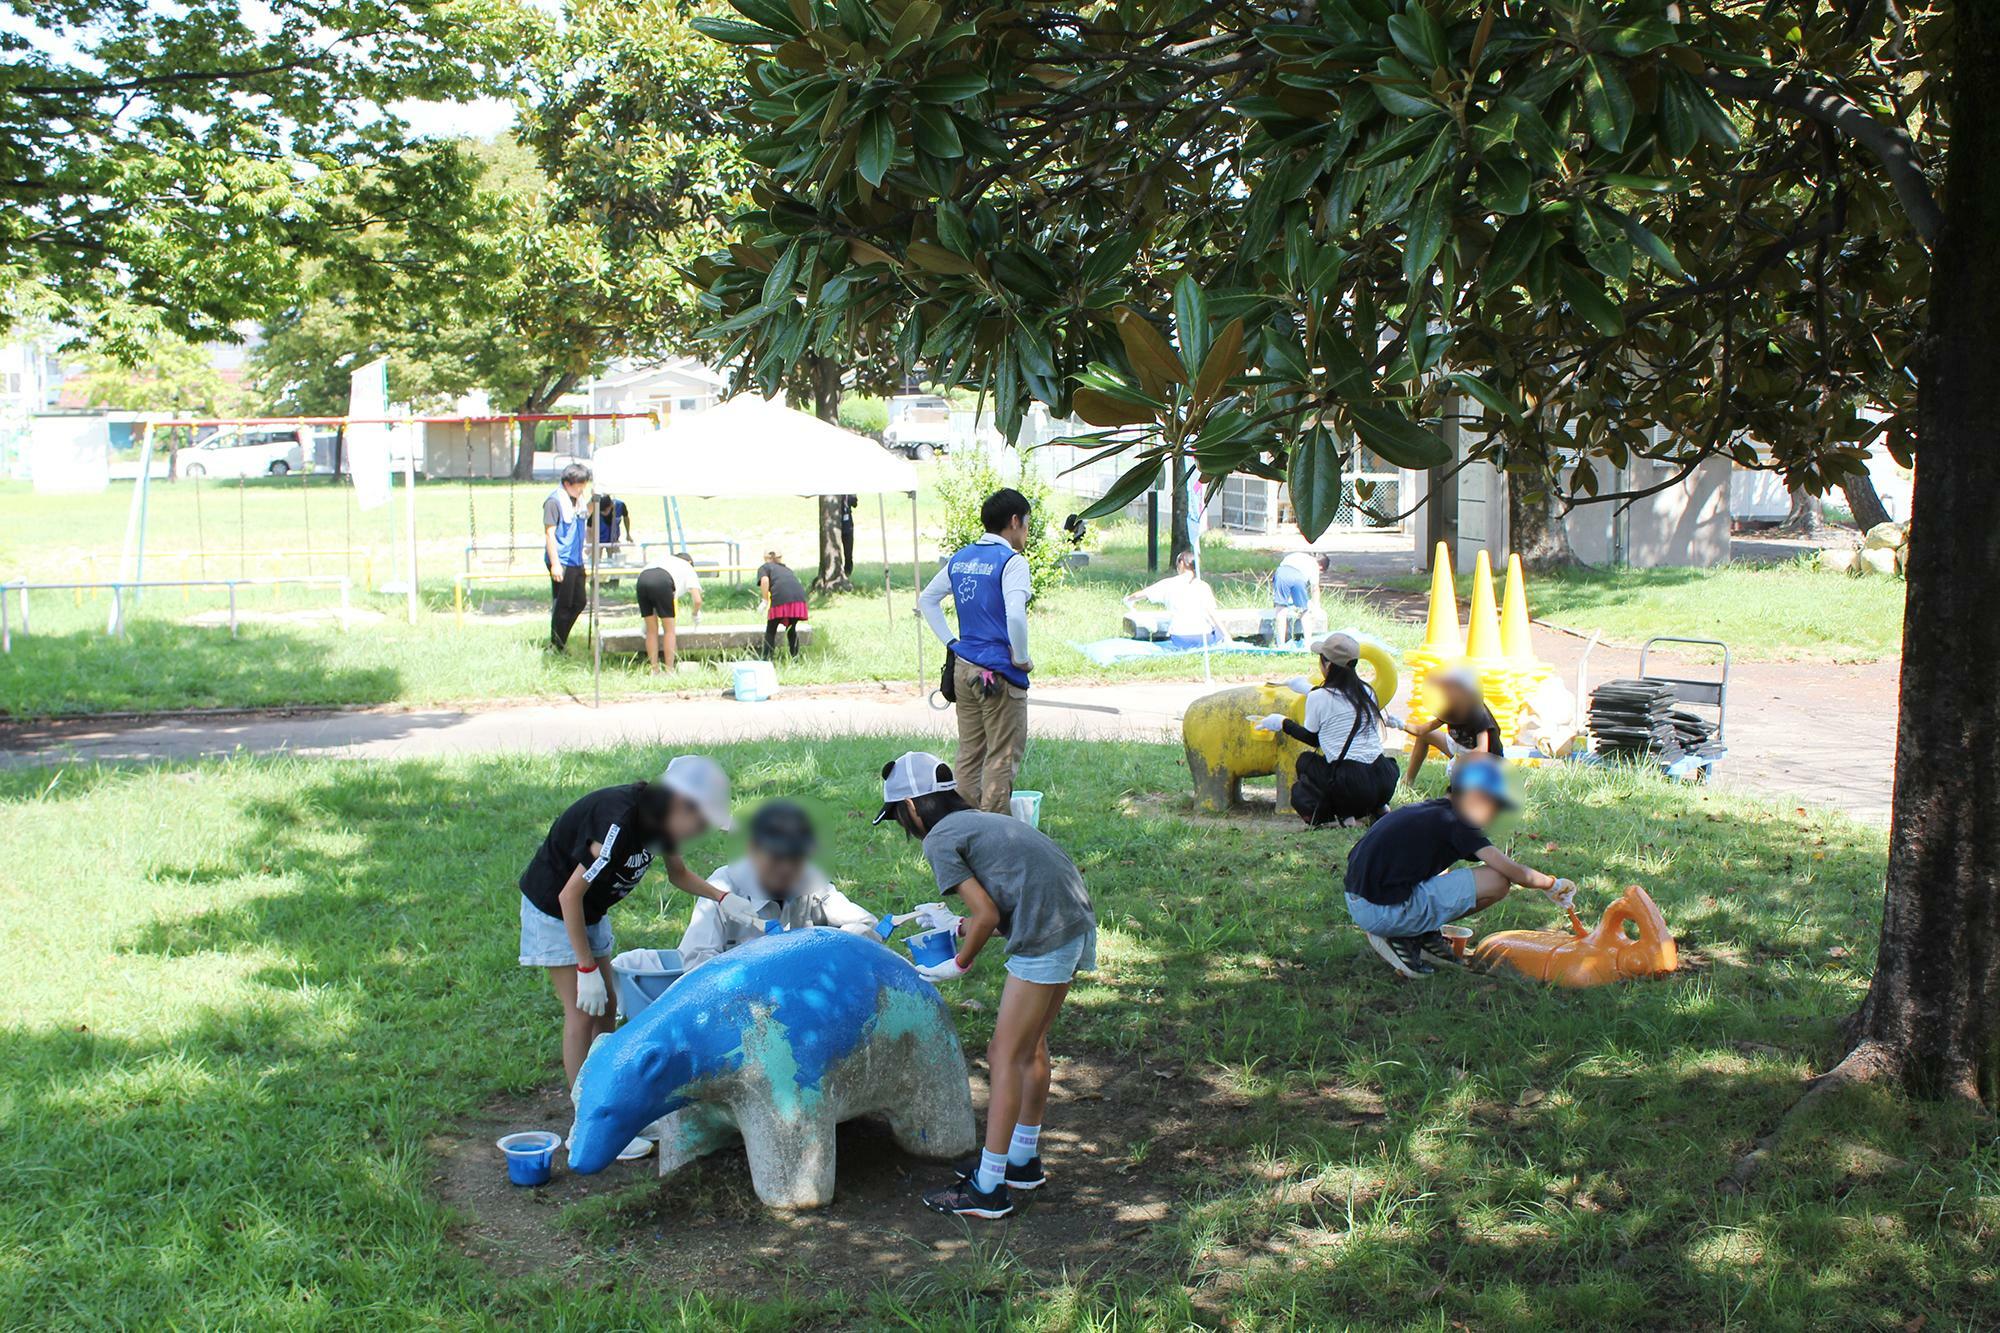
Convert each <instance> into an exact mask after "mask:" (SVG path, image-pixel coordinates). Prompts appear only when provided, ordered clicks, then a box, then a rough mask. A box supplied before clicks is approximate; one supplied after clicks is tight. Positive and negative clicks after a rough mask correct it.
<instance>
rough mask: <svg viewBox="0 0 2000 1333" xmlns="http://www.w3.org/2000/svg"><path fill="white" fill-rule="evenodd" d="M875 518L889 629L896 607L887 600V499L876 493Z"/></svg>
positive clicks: (893, 629)
mask: <svg viewBox="0 0 2000 1333" xmlns="http://www.w3.org/2000/svg"><path fill="white" fill-rule="evenodd" d="M875 520H876V522H878V523H880V524H881V525H882V606H883V609H884V610H886V611H887V612H888V613H889V631H890V633H892V634H893V633H894V632H895V630H896V607H895V605H894V603H892V602H891V601H890V600H889V499H888V497H887V496H885V495H883V494H881V493H880V492H877V493H876V496H875Z"/></svg>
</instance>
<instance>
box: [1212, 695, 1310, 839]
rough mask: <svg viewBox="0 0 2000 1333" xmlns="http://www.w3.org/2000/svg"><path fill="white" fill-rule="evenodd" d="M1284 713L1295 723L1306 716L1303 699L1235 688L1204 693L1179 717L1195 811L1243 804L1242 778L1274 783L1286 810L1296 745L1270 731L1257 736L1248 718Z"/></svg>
mask: <svg viewBox="0 0 2000 1333" xmlns="http://www.w3.org/2000/svg"><path fill="white" fill-rule="evenodd" d="M1266 713H1283V714H1284V715H1285V716H1286V717H1289V718H1291V719H1292V721H1294V722H1302V721H1304V720H1305V715H1306V701H1305V696H1304V695H1302V694H1300V693H1298V691H1296V690H1294V689H1292V687H1291V686H1289V685H1237V686H1233V687H1231V688H1229V689H1226V690H1217V691H1216V692H1215V693H1213V694H1204V695H1202V696H1201V698H1199V699H1196V700H1195V701H1194V702H1193V703H1191V704H1189V705H1188V710H1187V712H1186V713H1185V714H1184V715H1183V716H1182V718H1181V739H1182V740H1183V742H1185V744H1186V745H1187V762H1188V772H1189V773H1190V774H1192V775H1193V777H1194V803H1195V805H1196V807H1197V808H1199V809H1202V810H1207V811H1210V812H1212V813H1214V814H1224V813H1226V812H1227V811H1228V810H1229V808H1230V807H1231V806H1234V805H1237V804H1239V803H1240V802H1241V801H1242V799H1243V779H1245V778H1256V777H1265V776H1268V775H1271V774H1275V775H1277V779H1278V809H1280V810H1289V809H1291V804H1292V783H1293V781H1294V780H1295V779H1296V778H1297V777H1298V760H1299V755H1300V754H1302V753H1303V751H1302V750H1301V749H1300V747H1299V745H1298V743H1297V742H1296V741H1290V740H1286V739H1284V738H1283V737H1282V736H1280V735H1279V734H1278V733H1277V732H1274V731H1258V730H1257V729H1256V728H1254V727H1252V726H1251V725H1250V724H1249V722H1248V721H1246V719H1247V718H1251V717H1262V716H1263V715H1264V714H1266Z"/></svg>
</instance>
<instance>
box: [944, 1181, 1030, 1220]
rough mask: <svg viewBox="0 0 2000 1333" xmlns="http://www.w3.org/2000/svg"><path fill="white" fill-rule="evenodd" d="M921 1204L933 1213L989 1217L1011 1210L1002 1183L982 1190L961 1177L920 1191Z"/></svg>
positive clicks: (990, 1218)
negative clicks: (956, 1180) (922, 1195)
mask: <svg viewBox="0 0 2000 1333" xmlns="http://www.w3.org/2000/svg"><path fill="white" fill-rule="evenodd" d="M924 1207H926V1208H928V1209H930V1210H931V1211H932V1212H934V1213H949V1214H952V1215H953V1216H956V1217H983V1218H986V1219H987V1220H988V1221H991V1220H993V1219H994V1218H1000V1217H1005V1216H1007V1214H1009V1213H1011V1212H1013V1211H1014V1199H1013V1196H1012V1195H1010V1194H1008V1192H1007V1186H1006V1185H1005V1184H1000V1185H996V1186H994V1187H993V1188H992V1189H990V1190H983V1189H980V1188H979V1186H977V1185H975V1184H973V1183H972V1182H971V1181H970V1180H961V1181H958V1182H956V1183H954V1184H950V1185H946V1186H945V1187H944V1188H943V1189H936V1190H932V1191H931V1192H930V1193H928V1194H926V1195H924Z"/></svg>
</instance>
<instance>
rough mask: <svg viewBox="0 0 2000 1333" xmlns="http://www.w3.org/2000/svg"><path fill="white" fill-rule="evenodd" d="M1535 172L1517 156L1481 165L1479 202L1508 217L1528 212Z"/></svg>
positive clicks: (1495, 159) (1489, 161) (1501, 158)
mask: <svg viewBox="0 0 2000 1333" xmlns="http://www.w3.org/2000/svg"><path fill="white" fill-rule="evenodd" d="M1534 185H1535V173H1534V172H1533V171H1532V170H1530V169H1529V167H1528V164H1527V163H1526V162H1523V161H1521V160H1520V159H1519V158H1517V157H1489V158H1487V159H1486V160H1485V161H1484V162H1481V163H1480V164H1479V202H1480V203H1482V204H1484V205H1486V207H1488V208H1490V209H1492V210H1493V211H1494V212H1495V213H1499V214H1501V215H1502V216H1505V217H1515V216H1517V215H1519V214H1522V213H1525V212H1527V211H1528V199H1529V194H1530V191H1532V190H1533V189H1534Z"/></svg>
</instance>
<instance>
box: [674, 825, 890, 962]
mask: <svg viewBox="0 0 2000 1333" xmlns="http://www.w3.org/2000/svg"><path fill="white" fill-rule="evenodd" d="M746 842H747V846H746V848H745V850H744V854H743V855H742V856H740V857H738V858H737V859H736V860H734V861H732V862H730V863H729V864H728V865H726V866H723V867H722V868H721V869H719V870H717V871H716V872H715V873H714V874H712V875H710V876H709V877H708V882H709V883H711V884H713V885H715V887H716V888H718V889H721V890H723V891H724V892H725V893H728V894H730V895H731V896H737V895H740V896H741V897H742V898H743V900H744V901H745V902H747V903H749V904H750V909H751V911H753V912H754V913H756V916H755V918H754V919H753V920H748V921H746V920H743V919H741V918H737V919H730V918H727V917H724V916H723V914H722V912H721V910H720V909H719V908H718V907H717V906H716V904H714V903H712V902H706V901H704V902H698V903H696V904H695V905H694V915H693V916H692V917H690V918H689V919H688V925H687V930H686V932H685V933H684V934H682V936H681V944H680V952H681V961H682V962H683V963H685V964H686V965H687V966H689V967H694V966H695V965H696V964H698V963H705V962H707V961H708V960H709V959H711V958H714V957H716V956H717V955H719V954H724V953H727V952H729V950H731V949H734V948H735V947H736V946H737V945H739V944H747V943H749V942H750V941H751V940H754V939H759V938H761V937H762V936H764V935H765V934H766V933H767V932H768V931H769V930H770V928H771V927H772V926H773V925H776V926H779V927H781V928H782V929H785V930H798V929H800V928H802V927H805V926H832V927H833V928H834V929H836V930H844V931H847V932H848V933H849V934H851V935H867V936H869V937H870V938H873V937H874V935H875V917H874V916H873V915H872V914H871V913H868V912H864V911H862V910H861V909H860V908H859V907H856V906H855V905H854V904H853V903H851V902H849V901H848V899H847V895H846V894H844V893H842V892H841V891H840V890H839V889H837V888H835V887H834V886H833V883H832V881H830V880H829V879H827V877H826V875H825V874H824V873H822V872H821V870H820V868H819V867H818V866H817V865H815V864H814V863H813V859H812V857H813V852H814V851H816V850H817V849H818V839H817V838H816V837H815V835H814V833H813V826H812V817H811V816H809V815H808V814H806V812H805V811H804V810H803V809H802V808H800V807H799V806H797V805H794V804H793V803H792V802H790V801H769V802H766V803H765V804H764V805H762V806H759V807H758V809H757V813H756V814H754V815H752V816H750V832H749V837H748V839H746Z"/></svg>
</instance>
